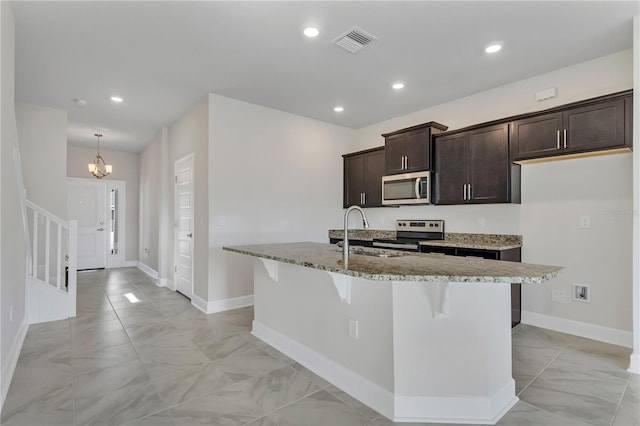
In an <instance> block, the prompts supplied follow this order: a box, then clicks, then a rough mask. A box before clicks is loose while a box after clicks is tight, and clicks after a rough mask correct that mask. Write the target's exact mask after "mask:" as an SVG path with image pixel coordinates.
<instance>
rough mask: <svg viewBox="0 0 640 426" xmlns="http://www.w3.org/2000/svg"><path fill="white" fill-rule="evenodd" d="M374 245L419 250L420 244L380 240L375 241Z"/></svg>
mask: <svg viewBox="0 0 640 426" xmlns="http://www.w3.org/2000/svg"><path fill="white" fill-rule="evenodd" d="M373 246H374V247H381V248H390V249H402V250H412V251H418V244H400V243H398V244H396V243H383V242H380V241H374V242H373Z"/></svg>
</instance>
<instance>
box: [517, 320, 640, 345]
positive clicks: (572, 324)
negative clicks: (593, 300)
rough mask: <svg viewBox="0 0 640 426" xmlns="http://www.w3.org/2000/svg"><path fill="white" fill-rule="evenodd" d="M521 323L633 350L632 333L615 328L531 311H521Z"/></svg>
mask: <svg viewBox="0 0 640 426" xmlns="http://www.w3.org/2000/svg"><path fill="white" fill-rule="evenodd" d="M521 321H522V323H523V324H528V325H533V326H536V327H541V328H546V329H549V330H554V331H559V332H561V333H567V334H573V335H574V336H580V337H586V338H587V339H593V340H599V341H601V342H606V343H611V344H613V345H619V346H625V347H627V348H633V333H632V332H631V331H626V330H619V329H617V328H610V327H604V326H601V325H596V324H589V323H586V322H581V321H574V320H570V319H566V318H560V317H554V316H551V315H545V314H539V313H537V312H531V311H522V320H521Z"/></svg>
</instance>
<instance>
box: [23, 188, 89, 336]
mask: <svg viewBox="0 0 640 426" xmlns="http://www.w3.org/2000/svg"><path fill="white" fill-rule="evenodd" d="M25 208H26V222H27V226H26V229H25V232H26V233H28V237H29V242H30V244H29V246H30V247H29V246H28V249H29V251H30V255H29V256H28V260H27V315H28V320H29V324H37V323H41V322H47V321H56V320H60V319H66V318H69V317H75V316H76V281H77V258H78V255H77V247H78V222H77V221H75V220H71V221H69V222H68V223H67V222H65V221H64V220H62V219H60V218H57V217H56V216H54V215H53V214H51V213H49V212H48V211H46V210H45V209H43V208H41V207H39V206H37V205H36V204H34V203H32V202H30V201H27V200H25Z"/></svg>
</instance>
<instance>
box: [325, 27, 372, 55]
mask: <svg viewBox="0 0 640 426" xmlns="http://www.w3.org/2000/svg"><path fill="white" fill-rule="evenodd" d="M377 39H378V37H376V36H374V35H371V34H369V33H368V32H366V31H365V30H363V29H362V28H358V27H353V28H351V29H350V30H349V31H347V32H346V33H344V34H341V35H340V36H338V37H337V38H336V39H335V40H333V41H332V43H334V44H337V45H338V46H340V47H342V48H343V49H347V50H348V51H349V52H351V53H356V52H359V51H360V50H361V49H362V48H363V47H365V46H366V45H368V44H369V43H371V42H372V41H374V40H377Z"/></svg>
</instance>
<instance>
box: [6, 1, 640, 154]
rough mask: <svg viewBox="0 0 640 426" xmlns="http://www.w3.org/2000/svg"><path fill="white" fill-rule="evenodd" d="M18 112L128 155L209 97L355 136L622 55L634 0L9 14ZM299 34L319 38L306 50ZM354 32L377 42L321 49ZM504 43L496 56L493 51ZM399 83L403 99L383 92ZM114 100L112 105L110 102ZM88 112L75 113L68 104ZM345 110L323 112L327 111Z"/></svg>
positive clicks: (65, 7) (73, 4) (110, 7)
mask: <svg viewBox="0 0 640 426" xmlns="http://www.w3.org/2000/svg"><path fill="white" fill-rule="evenodd" d="M12 8H13V12H14V15H15V18H16V101H18V102H27V103H33V104H37V105H43V106H49V107H53V108H60V109H64V110H67V111H68V112H69V142H70V143H71V144H76V145H83V144H87V145H88V146H95V138H94V137H93V133H95V132H96V130H99V131H100V132H102V133H104V135H105V136H104V138H103V140H102V143H101V146H102V147H103V148H104V149H118V150H131V151H139V150H140V149H142V148H143V147H144V146H145V145H146V144H147V143H148V142H150V141H151V140H152V139H153V138H154V136H155V135H157V133H158V131H159V129H160V128H161V127H163V126H169V125H170V124H171V123H173V122H174V121H175V120H176V119H177V118H178V117H180V115H181V114H183V113H184V112H185V111H186V110H187V109H188V108H189V107H190V106H191V105H193V104H194V103H195V102H196V101H197V100H198V99H200V98H202V97H203V96H205V94H206V93H208V92H213V93H217V94H220V95H223V96H229V97H232V98H236V99H240V100H244V101H247V102H251V103H255V104H259V105H265V106H268V107H272V108H276V109H279V110H283V111H289V112H292V113H295V114H300V115H303V116H307V117H311V118H315V119H318V120H322V121H326V122H330V123H335V124H337V125H340V126H346V127H351V128H360V127H363V126H367V125H369V124H373V123H376V122H379V121H382V120H385V119H389V118H392V117H396V116H400V115H404V114H407V113H410V112H413V111H417V110H419V109H422V108H426V107H429V106H432V105H437V104H440V103H443V102H446V101H448V100H452V99H456V98H460V97H463V96H466V95H470V94H472V93H476V92H480V91H483V90H487V89H490V88H492V87H497V86H501V85H504V84H507V83H509V82H513V81H517V80H521V79H524V78H528V77H531V76H534V75H537V74H541V73H544V72H547V71H551V70H555V69H558V68H562V67H565V66H568V65H571V64H575V63H578V62H582V61H585V60H589V59H592V58H596V57H599V56H603V55H606V54H609V53H613V52H617V51H620V50H624V49H628V48H631V47H632V41H633V40H632V39H633V31H632V27H633V23H632V17H633V16H635V15H638V14H639V12H640V2H637V1H587V2H581V1H569V2H559V1H553V2H541V1H530V2H524V1H514V2H483V1H473V2H454V1H446V2H430V1H429V2H427V1H423V2H415V1H414V2H403V1H388V2H378V1H355V2H338V1H326V2H307V1H301V2H269V1H258V2H212V1H210V2H206V1H204V2H203V1H199V2H185V1H179V2H167V1H141V2H123V1H114V2H96V1H70V2H57V1H45V2H13V4H12ZM308 24H314V25H316V26H317V27H318V28H319V29H320V35H319V36H318V37H317V38H315V39H308V38H306V37H304V36H303V35H302V30H303V29H304V27H305V26H307V25H308ZM354 25H357V26H358V27H360V28H362V29H364V30H366V31H368V32H369V33H371V34H373V35H375V36H377V37H378V38H379V40H377V41H375V42H374V43H372V44H370V45H369V46H367V47H366V48H365V49H363V50H362V51H360V52H358V53H356V54H352V53H350V52H347V51H346V50H343V49H342V48H340V47H338V46H335V45H333V44H331V42H332V40H333V39H334V38H335V37H337V36H338V35H340V34H342V33H343V32H345V31H347V30H348V29H350V28H351V27H353V26H354ZM496 40H499V41H502V42H504V49H503V50H502V51H501V52H499V53H498V54H496V55H494V56H489V55H487V54H485V53H484V47H485V46H486V45H487V44H488V43H489V42H492V41H496ZM397 80H402V81H404V82H406V87H405V88H404V89H403V90H402V91H399V92H398V91H394V90H393V89H391V87H390V86H391V83H392V82H394V81H397ZM116 94H117V95H120V96H122V97H124V99H125V101H124V103H122V104H114V103H112V102H111V101H110V100H109V97H110V96H111V95H116ZM74 98H81V99H84V100H86V101H87V105H86V106H85V107H77V106H76V105H74V102H73V99H74ZM338 104H340V105H343V106H344V107H345V111H344V112H342V113H340V114H338V113H335V112H334V111H333V107H334V106H335V105H338Z"/></svg>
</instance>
